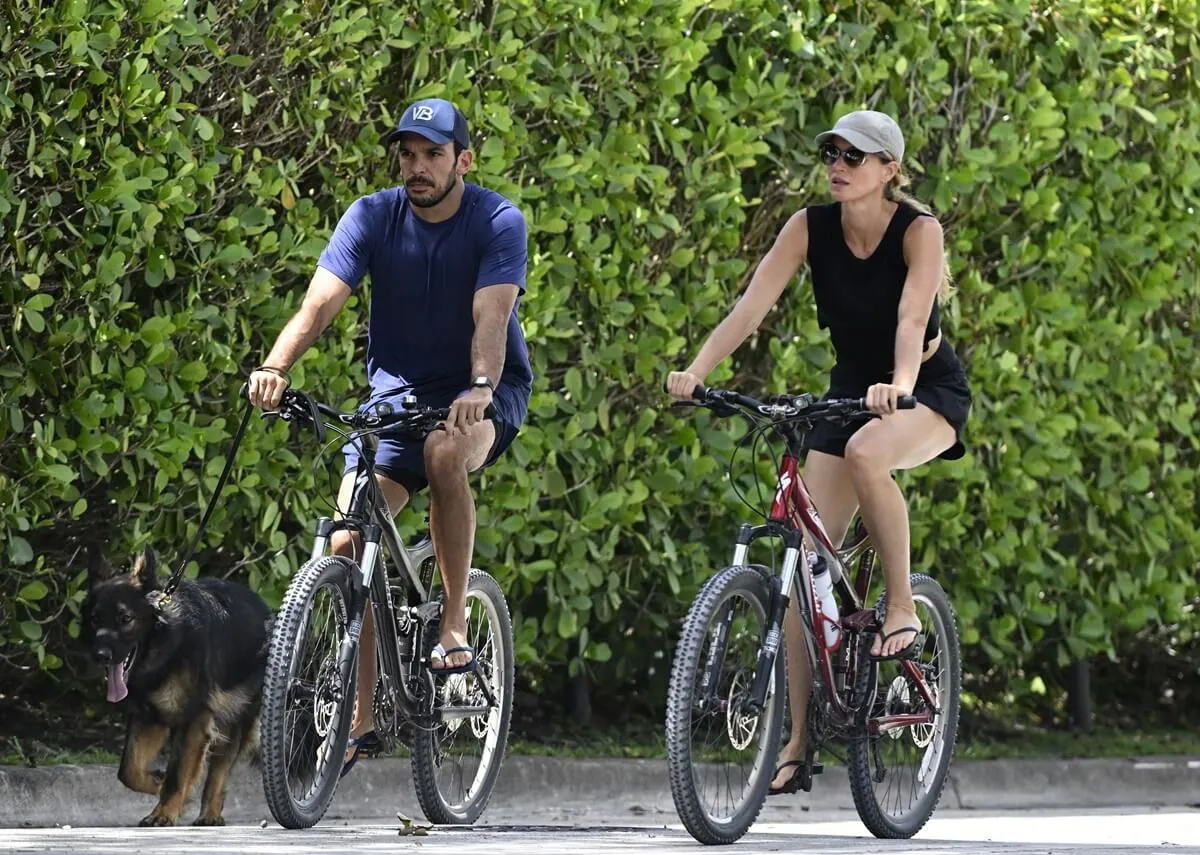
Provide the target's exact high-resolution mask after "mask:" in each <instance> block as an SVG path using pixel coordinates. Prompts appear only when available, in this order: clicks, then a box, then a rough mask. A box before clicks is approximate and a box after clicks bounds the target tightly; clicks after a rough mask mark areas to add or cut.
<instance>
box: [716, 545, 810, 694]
mask: <svg viewBox="0 0 1200 855" xmlns="http://www.w3.org/2000/svg"><path fill="white" fill-rule="evenodd" d="M761 528H764V527H761V526H759V527H753V526H749V525H744V526H742V529H741V531H740V532H739V533H738V545H737V550H736V551H735V553H734V558H735V561H737V560H738V559H740V562H741V563H745V560H746V553H747V551H748V547H749V544H750V541H751V540H753V539H754V536H755V532H756V529H761ZM781 534H782V535H783V537H784V543H785V544H786V548H785V549H784V553H783V570H782V572H781V573H780V574H779V575H778V576H775V575H772V576H771V578H770V585H771V602H770V615H769V618H768V622H767V632H766V636H765V638H764V639H763V643H762V646H761V647H760V648H759V650H758V665H757V667H756V668H755V670H754V683H753V685H752V686H751V687H750V693H749V695H748V696H747V698H746V702H745V703H746V710H747V712H749V713H751V714H758V713H761V712H762V710H763V707H764V706H766V699H767V691H768V690H769V689H770V688H771V682H772V678H773V676H774V674H775V657H776V656H778V655H779V644H780V640H781V639H782V638H783V621H784V616H785V615H786V614H787V609H788V604H789V603H790V602H791V594H792V592H793V591H796V590H802V587H801V588H798V587H797V585H796V574H797V572H801V573H802V572H803V570H798V568H800V556H801V555H802V554H803V543H804V541H803V539H802V537H801V536H800V534H799V533H798V532H793V531H784V532H781ZM804 569H807V565H805V568H804ZM801 596H803V594H801Z"/></svg>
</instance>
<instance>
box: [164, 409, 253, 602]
mask: <svg viewBox="0 0 1200 855" xmlns="http://www.w3.org/2000/svg"><path fill="white" fill-rule="evenodd" d="M253 412H254V405H253V404H251V403H250V401H249V399H247V401H246V414H245V415H244V416H242V423H241V424H240V425H239V426H238V429H237V433H235V434H234V435H233V444H232V445H231V446H230V448H229V453H228V454H227V455H226V456H225V469H224V471H222V472H221V477H220V478H218V479H217V489H216V490H215V491H214V492H213V494H212V498H211V499H209V500H208V509H207V510H205V511H204V518H203V519H201V520H200V528H198V529H197V530H196V536H195V537H193V538H192V545H191V546H189V547H188V551H187V552H186V553H185V554H184V556H183V560H182V561H180V562H179V567H178V568H176V570H175V572H174V573H172V574H171V576H170V578H169V579H167V584H166V585H164V586H163V588H162V594H161V596H160V598H159V602H160V603H161V602H162V601H164V600H166V599H167V598H168V597H170V596H171V594H173V593H174V592H175V589H176V588H177V587H179V583H180V582H181V581H182V580H183V572H184V570H185V569H186V568H187V565H188V562H189V561H190V560H191V559H192V553H193V552H195V551H196V547H197V546H198V545H199V544H200V538H202V537H203V536H204V529H205V528H207V527H208V521H209V519H210V518H211V517H212V513H213V511H214V510H216V507H217V499H218V498H220V496H221V490H222V489H224V487H225V481H226V479H228V478H229V472H230V470H231V469H233V461H234V459H235V458H236V457H237V451H238V446H240V445H241V444H242V437H243V436H245V434H246V426H247V425H249V424H250V416H251V414H252V413H253Z"/></svg>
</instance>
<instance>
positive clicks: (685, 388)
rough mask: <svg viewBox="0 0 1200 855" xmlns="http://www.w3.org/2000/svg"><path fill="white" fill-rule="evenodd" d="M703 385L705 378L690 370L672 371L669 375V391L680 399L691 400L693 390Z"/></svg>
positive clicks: (672, 395)
mask: <svg viewBox="0 0 1200 855" xmlns="http://www.w3.org/2000/svg"><path fill="white" fill-rule="evenodd" d="M702 385H704V381H703V379H701V378H700V377H697V376H696V375H695V374H692V373H690V372H688V371H672V372H671V373H670V374H668V375H667V392H669V393H670V395H671V397H672V398H675V399H676V400H679V401H690V400H691V399H692V392H694V391H695V389H696V387H697V386H702Z"/></svg>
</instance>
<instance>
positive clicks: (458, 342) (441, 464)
mask: <svg viewBox="0 0 1200 855" xmlns="http://www.w3.org/2000/svg"><path fill="white" fill-rule="evenodd" d="M384 144H385V145H387V146H389V147H391V146H393V145H395V146H396V148H397V149H398V151H399V160H400V173H401V177H402V179H403V186H400V187H391V188H388V189H386V190H382V191H380V192H378V193H373V194H370V195H367V196H363V197H361V198H359V199H357V200H356V201H355V202H354V203H353V204H352V205H351V206H350V207H349V208H348V209H347V211H346V212H345V214H344V215H343V216H342V218H341V220H340V221H339V222H338V225H337V228H336V229H335V230H334V233H333V236H332V237H331V238H330V241H329V244H328V246H327V247H326V248H325V250H324V252H323V253H322V254H321V257H320V259H319V261H318V266H317V270H316V272H315V273H314V275H313V278H312V280H311V282H310V283H309V286H308V293H307V294H306V295H305V298H304V302H303V305H302V306H301V307H300V309H299V310H298V311H297V312H296V314H295V315H293V317H292V318H291V319H290V320H289V321H288V323H287V325H286V326H285V327H284V328H283V330H282V331H281V332H280V334H279V337H278V338H277V339H276V341H275V345H274V347H272V348H271V352H270V354H269V356H268V357H267V360H266V362H265V363H264V364H263V365H262V366H261V367H260V368H257V369H255V371H254V372H252V373H251V375H250V381H249V393H250V400H251V402H252V403H253V404H254V405H255V406H258V407H262V408H263V409H267V410H273V409H275V408H277V407H278V406H279V402H280V400H281V397H282V395H283V392H284V391H285V390H286V388H287V386H288V384H289V382H290V380H289V377H288V373H287V372H288V369H289V368H290V367H291V366H292V365H293V364H294V363H295V362H296V360H297V359H299V358H300V357H301V355H303V354H304V352H305V351H306V350H307V349H308V348H309V346H311V345H312V343H313V342H314V341H315V340H316V339H317V338H318V337H319V336H320V335H321V333H322V332H323V331H324V330H325V329H326V327H328V326H329V323H330V322H331V321H332V320H333V317H334V315H336V314H337V312H338V310H340V309H341V308H342V306H343V305H345V303H346V300H347V299H348V298H349V296H350V294H351V293H353V292H354V291H355V290H356V289H357V288H358V286H359V284H360V283H361V281H362V279H363V277H364V275H365V274H367V273H368V272H369V273H370V275H371V287H372V294H371V308H370V319H369V322H368V343H367V377H368V382H369V383H370V388H371V395H370V398H369V399H368V401H367V405H369V406H373V405H375V404H377V403H379V402H380V401H383V400H389V401H393V402H395V403H396V405H397V406H398V402H399V399H400V397H401V396H404V395H415V396H416V398H417V402H418V404H419V405H420V406H432V407H447V406H448V407H450V417H449V419H448V420H447V422H446V430H445V432H438V433H435V434H432V435H430V436H429V438H428V439H427V440H426V441H425V442H424V443H423V445H422V444H415V443H412V442H406V441H403V440H398V439H393V438H383V439H381V440H380V443H379V450H378V453H377V456H376V471H377V473H378V480H379V485H380V487H381V488H382V491H383V495H384V496H385V498H386V499H387V503H388V507H389V509H390V510H391V512H392V514H393V515H395V514H397V513H399V512H400V510H401V509H403V508H404V506H405V505H406V504H407V503H408V500H409V498H410V497H411V496H412V495H413V494H414V493H416V492H417V491H418V490H420V489H422V488H423V487H425V486H426V485H428V486H429V493H430V503H429V526H430V534H431V536H432V538H433V543H434V549H435V551H436V554H437V560H438V566H439V568H440V570H441V579H442V588H443V591H442V604H443V610H442V618H441V625H440V628H439V636H438V644H437V645H436V646H435V647H434V649H433V652H432V653H431V655H430V662H429V667H430V669H431V670H432V671H433V673H435V674H452V673H463V672H466V671H470V670H472V669H474V667H475V651H474V650H473V649H471V647H470V646H468V644H467V639H466V633H467V623H466V591H467V576H468V571H469V569H470V566H471V555H472V551H473V548H474V538H475V502H474V497H473V495H472V491H471V487H470V484H469V481H468V478H467V476H468V473H470V472H473V471H476V470H478V469H480V468H482V467H485V466H488V465H490V464H491V463H493V462H494V461H495V460H496V459H497V458H498V457H499V456H500V455H501V454H502V453H503V452H504V451H505V450H506V449H507V448H508V446H509V445H510V444H511V443H512V441H513V439H515V437H516V435H517V432H518V430H519V429H520V426H521V424H522V423H523V422H524V420H525V416H526V414H527V412H528V407H529V398H530V395H531V393H532V383H533V373H532V370H531V368H530V363H529V354H528V350H527V348H526V345H525V337H524V333H523V332H522V330H521V326H520V323H519V321H518V318H517V310H518V305H519V300H520V296H521V294H523V293H524V292H525V278H526V266H527V246H526V225H525V218H524V215H523V214H522V213H521V211H520V209H519V208H517V207H516V206H515V205H513V204H512V203H511V202H510V201H509V200H508V199H506V198H504V197H503V196H501V195H500V194H498V193H495V192H493V191H491V190H486V189H484V188H482V187H480V186H478V185H475V184H471V183H468V182H467V181H465V180H464V176H465V175H466V173H467V172H468V171H469V170H470V168H471V164H472V159H473V153H472V151H471V142H470V133H469V129H468V125H467V120H466V117H465V116H463V114H462V112H461V111H459V110H458V108H457V107H455V106H454V105H453V104H451V103H450V102H448V101H444V100H442V99H436V98H432V99H425V100H422V101H418V102H416V103H415V104H412V105H411V106H409V107H408V109H407V110H405V111H404V114H403V116H402V117H401V119H400V122H399V125H398V126H397V127H396V129H395V130H394V131H392V132H391V133H390V134H388V136H387V137H385V139H384ZM489 405H491V406H492V407H493V409H494V413H495V415H494V417H488V412H487V410H488V407H489ZM343 452H344V454H345V459H346V462H345V469H344V475H343V478H342V484H341V489H340V490H339V493H338V508H339V510H342V509H345V508H347V507H349V503H350V497H351V495H352V493H353V488H354V473H355V467H356V465H357V463H358V452H357V449H355V448H354V447H353V446H352V445H349V444H348V445H347V446H346V447H345V448H344V449H343ZM357 541H358V538H357V536H354V537H352V536H351V535H350V534H349V533H347V532H345V531H338V532H337V533H336V534H335V535H334V538H333V541H332V548H333V551H334V553H335V554H338V555H347V556H355V553H356V552H358V551H360V547H361V544H360V543H358V542H357ZM374 651H375V644H374V625H373V620H372V616H371V612H370V610H368V611H367V613H366V619H365V621H364V625H363V629H362V635H361V637H360V645H359V666H358V667H359V676H360V679H359V681H358V692H357V699H356V703H355V716H354V722H353V724H352V725H351V731H350V736H351V741H350V748H349V751H348V754H347V766H346V770H345V771H348V770H349V767H350V765H352V764H353V762H354V761H355V760H356V759H357V757H358V752H360V751H362V752H364V753H370V751H371V750H372V749H373V748H374V747H376V745H377V740H375V738H374V731H373V722H372V720H371V709H372V699H373V697H374V692H375V681H376V674H375V672H376V667H375V665H376V663H375V652H374ZM343 774H344V772H343Z"/></svg>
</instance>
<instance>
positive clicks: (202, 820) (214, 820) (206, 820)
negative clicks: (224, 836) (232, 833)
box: [192, 816, 225, 826]
mask: <svg viewBox="0 0 1200 855" xmlns="http://www.w3.org/2000/svg"><path fill="white" fill-rule="evenodd" d="M224 824H225V817H223V816H201V817H198V818H197V819H196V821H195V822H193V823H192V825H213V826H215V825H224Z"/></svg>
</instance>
